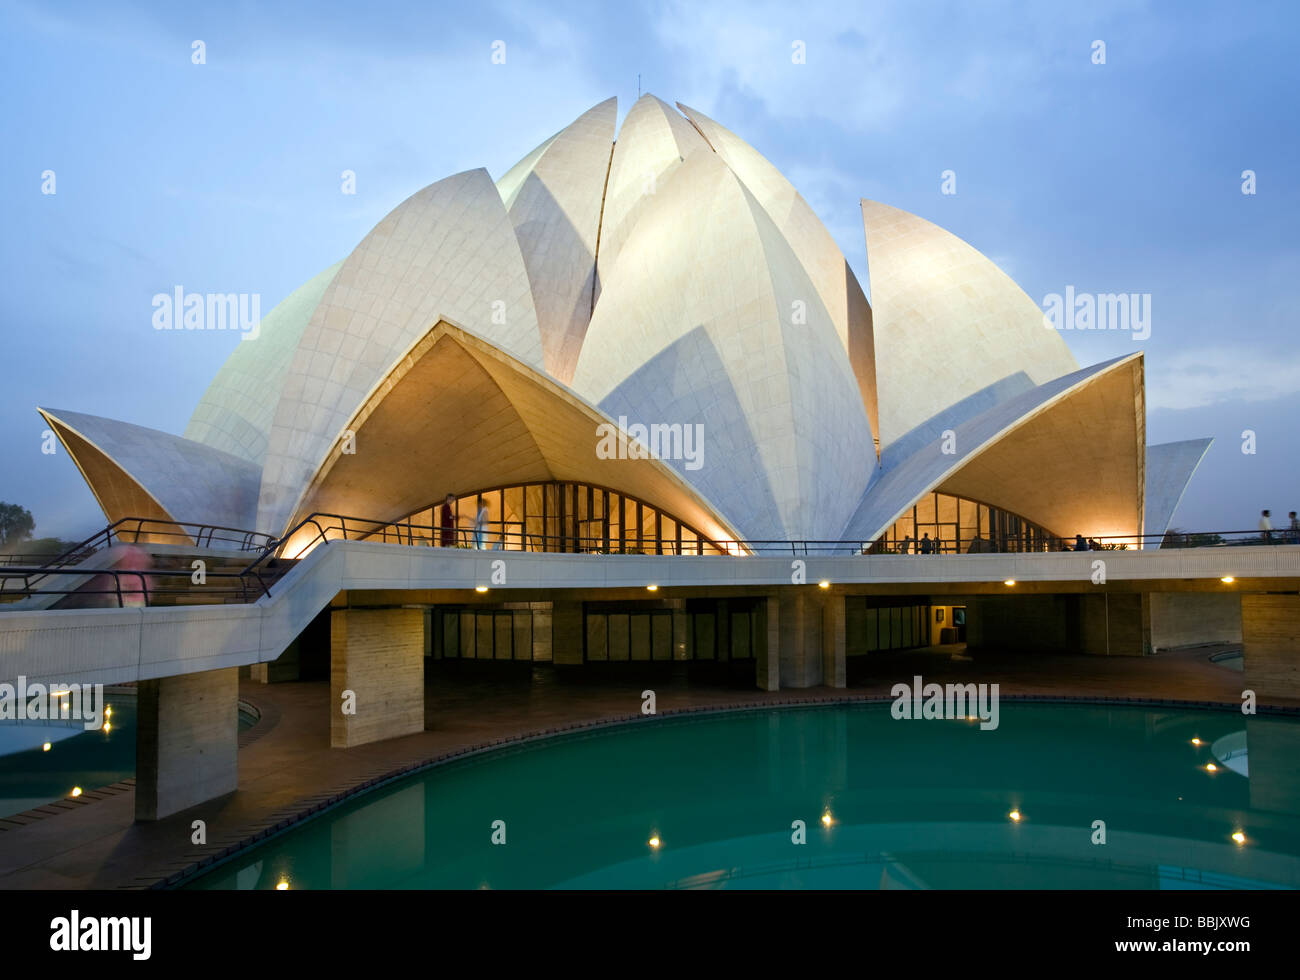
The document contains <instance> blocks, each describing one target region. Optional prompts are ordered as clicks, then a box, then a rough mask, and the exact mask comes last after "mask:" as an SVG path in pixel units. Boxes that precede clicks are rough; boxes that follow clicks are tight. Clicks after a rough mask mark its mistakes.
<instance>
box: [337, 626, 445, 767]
mask: <svg viewBox="0 0 1300 980" xmlns="http://www.w3.org/2000/svg"><path fill="white" fill-rule="evenodd" d="M349 691H350V692H352V694H353V695H355V713H350V714H344V706H345V701H344V692H349ZM329 711H330V745H331V746H333V747H334V748H338V749H345V748H350V747H351V746H354V745H364V744H366V743H367V742H378V741H381V740H382V739H386V738H397V737H399V736H401V735H411V734H414V733H415V732H422V731H424V610H422V609H335V610H333V611H332V612H331V613H330V705H329Z"/></svg>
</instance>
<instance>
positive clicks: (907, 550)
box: [898, 534, 912, 555]
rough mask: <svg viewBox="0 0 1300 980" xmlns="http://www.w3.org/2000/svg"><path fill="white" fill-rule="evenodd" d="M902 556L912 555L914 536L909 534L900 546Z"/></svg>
mask: <svg viewBox="0 0 1300 980" xmlns="http://www.w3.org/2000/svg"><path fill="white" fill-rule="evenodd" d="M898 553H899V554H900V555H910V554H911V553H912V536H911V535H910V534H909V535H908V536H907V537H905V538H904V539H903V543H902V544H900V545H899V546H898Z"/></svg>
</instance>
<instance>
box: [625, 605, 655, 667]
mask: <svg viewBox="0 0 1300 980" xmlns="http://www.w3.org/2000/svg"><path fill="white" fill-rule="evenodd" d="M629 619H630V624H629V630H630V633H631V642H630V644H629V646H630V647H631V654H632V659H633V660H649V659H650V614H649V613H634V614H633V615H632V616H631V617H629Z"/></svg>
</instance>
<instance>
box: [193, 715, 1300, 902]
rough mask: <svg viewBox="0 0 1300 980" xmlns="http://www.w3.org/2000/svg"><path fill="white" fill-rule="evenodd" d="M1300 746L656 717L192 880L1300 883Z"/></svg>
mask: <svg viewBox="0 0 1300 980" xmlns="http://www.w3.org/2000/svg"><path fill="white" fill-rule="evenodd" d="M1193 739H1198V740H1199V743H1200V744H1197V745H1194V744H1192V741H1193ZM1247 744H1249V747H1250V753H1249V756H1250V759H1249V765H1247V761H1246V760H1247V753H1246V745H1247ZM1298 749H1300V723H1297V722H1296V721H1294V720H1290V719H1285V718H1264V719H1249V720H1246V721H1245V726H1244V728H1243V719H1242V717H1241V716H1240V715H1239V714H1234V713H1231V712H1212V711H1175V710H1166V709H1143V708H1133V707H1115V708H1107V707H1083V706H1067V705H1041V704H1022V703H1015V702H1010V703H1007V704H1004V705H1003V711H1002V722H1001V725H1000V726H999V727H998V729H996V730H990V731H984V730H981V729H980V727H979V726H978V725H969V724H965V723H963V722H962V721H961V720H951V721H941V720H935V721H902V720H894V719H892V718H891V717H890V714H889V711H888V708H887V707H871V708H867V707H857V708H826V707H823V708H810V709H787V710H780V711H764V712H742V713H734V714H729V715H714V716H703V717H694V718H685V719H665V720H661V721H657V722H654V723H651V724H642V725H635V726H631V727H625V728H622V729H617V730H605V731H602V732H597V733H589V734H585V735H580V736H570V737H565V738H563V739H559V740H552V741H551V742H550V743H548V744H537V745H534V746H531V747H522V748H517V749H513V750H510V751H508V752H503V753H496V754H493V755H491V756H487V757H483V758H479V759H475V760H466V761H464V762H460V763H456V764H453V765H450V766H444V767H441V768H439V769H435V770H432V771H430V772H429V773H426V774H424V775H422V776H419V777H413V778H410V779H407V780H404V781H402V782H400V783H397V784H394V785H393V786H392V787H390V788H388V789H385V790H381V791H379V792H377V793H374V794H371V795H369V796H367V797H364V798H362V799H360V800H358V801H356V802H354V803H352V804H349V805H346V806H344V807H340V808H338V809H337V810H335V811H332V812H331V813H329V814H326V815H325V816H322V817H321V818H319V819H317V820H313V821H311V822H309V823H307V824H304V825H303V826H302V827H301V828H299V829H297V830H295V831H293V832H291V833H289V834H286V835H284V836H283V837H281V838H278V839H277V840H274V841H272V842H270V843H268V844H267V845H264V846H262V847H259V848H257V849H255V850H253V851H250V852H249V853H248V854H247V855H245V856H244V857H243V858H241V859H239V860H238V861H237V862H234V863H231V864H228V865H225V866H223V867H221V868H219V869H217V871H215V872H214V873H212V874H210V875H208V876H206V877H205V878H202V879H199V880H198V881H197V882H195V883H194V885H195V887H207V888H212V887H217V888H236V887H244V888H247V887H255V888H270V887H274V886H275V884H276V882H278V881H280V880H284V879H287V880H289V881H290V882H291V883H292V887H293V888H476V887H480V886H481V885H482V884H483V883H484V882H490V883H491V886H492V887H493V888H525V887H527V888H536V887H575V888H583V887H598V888H628V887H631V888H663V887H726V888H746V887H761V888H770V887H819V888H1217V887H1234V888H1236V887H1278V886H1280V887H1296V886H1297V885H1300V774H1298V773H1297V769H1296V766H1295V762H1294V760H1295V759H1296V758H1297V757H1298V753H1297V750H1298ZM1216 760H1218V762H1219V768H1218V771H1217V772H1215V773H1209V772H1207V771H1206V770H1205V766H1206V765H1207V764H1208V763H1211V762H1215V761H1216ZM1013 811H1014V812H1016V813H1018V814H1019V815H1020V818H1021V819H1019V820H1016V819H1013V818H1011V817H1010V814H1011V813H1012V812H1013ZM827 815H829V816H831V820H830V822H829V823H826V822H824V821H823V817H824V816H827ZM494 821H503V822H504V825H503V827H502V836H503V838H504V841H505V843H503V844H493V843H492V837H493V825H494ZM799 822H802V826H803V834H802V837H803V840H804V843H796V840H797V839H798V838H799ZM1099 828H1100V831H1099ZM1238 831H1241V832H1242V833H1243V834H1244V835H1245V842H1244V843H1242V844H1237V843H1236V842H1234V841H1233V840H1232V834H1233V833H1235V832H1238ZM1099 836H1100V838H1101V840H1099V839H1098V838H1099ZM652 837H655V838H658V839H659V840H660V841H661V843H660V846H658V847H654V846H648V844H647V841H648V840H649V839H651V838H652ZM254 867H259V868H260V870H258V871H257V872H256V875H255V876H254V875H253V874H251V873H250V872H249V869H250V868H254Z"/></svg>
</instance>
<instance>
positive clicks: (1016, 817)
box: [1007, 810, 1020, 823]
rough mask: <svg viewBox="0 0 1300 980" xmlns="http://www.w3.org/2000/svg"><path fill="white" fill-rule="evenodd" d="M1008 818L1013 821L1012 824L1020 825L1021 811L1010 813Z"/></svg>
mask: <svg viewBox="0 0 1300 980" xmlns="http://www.w3.org/2000/svg"><path fill="white" fill-rule="evenodd" d="M1007 816H1008V817H1009V818H1010V819H1011V822H1012V823H1020V811H1019V810H1012V811H1011V812H1010V813H1008V814H1007Z"/></svg>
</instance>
